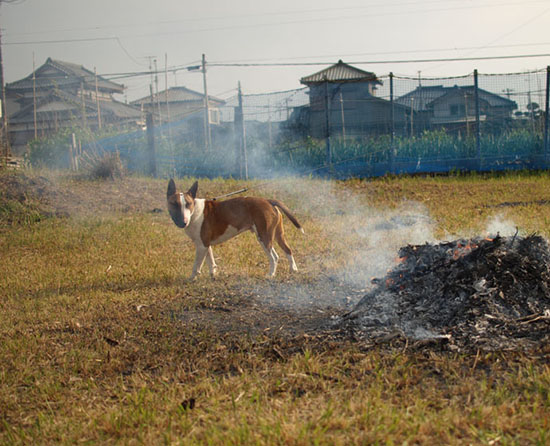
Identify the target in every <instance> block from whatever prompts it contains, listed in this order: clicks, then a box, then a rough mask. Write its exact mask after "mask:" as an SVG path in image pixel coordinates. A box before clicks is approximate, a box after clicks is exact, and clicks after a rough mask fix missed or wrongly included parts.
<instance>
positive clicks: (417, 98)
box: [395, 85, 517, 111]
mask: <svg viewBox="0 0 550 446" xmlns="http://www.w3.org/2000/svg"><path fill="white" fill-rule="evenodd" d="M458 94H462V95H465V94H466V95H472V96H473V94H474V86H473V85H468V86H464V87H458V86H456V85H455V86H454V87H443V86H442V85H436V86H431V87H417V88H416V89H415V90H413V91H410V92H409V93H407V94H405V95H403V96H401V97H399V98H397V99H396V100H395V102H396V103H397V104H401V105H404V106H406V107H413V109H414V110H415V111H424V110H427V109H428V108H429V107H431V106H432V105H433V104H434V103H435V102H437V101H438V100H443V98H444V97H450V96H451V95H458ZM478 94H479V99H480V101H484V102H486V103H487V104H489V106H491V107H511V108H513V109H515V108H516V107H517V104H516V103H515V102H514V101H512V100H510V99H508V98H505V97H503V96H499V95H497V94H494V93H491V92H490V91H486V90H483V89H481V88H479V89H478Z"/></svg>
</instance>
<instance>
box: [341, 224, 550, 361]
mask: <svg viewBox="0 0 550 446" xmlns="http://www.w3.org/2000/svg"><path fill="white" fill-rule="evenodd" d="M397 262H398V263H397V265H396V267H395V268H394V269H393V270H391V271H390V272H389V273H388V274H387V276H386V277H385V278H383V279H378V280H375V281H374V283H375V284H376V286H375V287H374V289H372V290H371V291H370V292H369V293H368V294H366V295H365V296H364V297H363V298H362V299H361V301H360V302H359V303H358V304H357V306H356V307H355V308H354V309H353V311H351V312H350V313H348V314H347V315H345V316H344V317H343V318H341V320H340V321H338V324H339V326H340V328H342V329H343V330H345V331H346V332H348V333H352V334H353V335H354V336H355V337H360V338H362V339H365V340H367V341H371V342H376V340H377V339H378V340H381V339H389V338H392V337H395V336H400V337H404V338H406V339H407V340H415V341H419V340H423V341H429V342H432V341H437V342H441V344H445V345H447V346H448V347H449V348H452V349H456V350H469V349H485V350H507V349H530V348H534V347H536V346H540V345H542V344H545V343H548V342H549V341H550V290H549V288H550V266H549V265H550V264H549V262H550V250H549V247H548V243H547V242H546V240H545V239H543V238H542V237H540V236H538V235H531V236H527V237H519V236H517V235H516V236H513V237H500V236H498V235H497V236H496V237H495V238H485V239H484V238H476V239H471V240H457V241H453V242H445V243H440V244H425V245H415V246H413V245H409V246H406V247H403V248H401V250H400V251H399V258H398V261H397Z"/></svg>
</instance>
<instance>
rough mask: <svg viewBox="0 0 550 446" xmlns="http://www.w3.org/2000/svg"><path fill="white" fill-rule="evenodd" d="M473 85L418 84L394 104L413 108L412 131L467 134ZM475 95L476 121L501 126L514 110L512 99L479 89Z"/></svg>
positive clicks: (472, 107) (472, 119) (472, 115)
mask: <svg viewBox="0 0 550 446" xmlns="http://www.w3.org/2000/svg"><path fill="white" fill-rule="evenodd" d="M474 88H475V87H474V86H473V85H468V86H463V87H459V86H457V85H455V86H453V87H444V86H442V85H436V86H418V87H417V88H416V89H415V90H413V91H411V92H409V93H407V94H405V95H403V96H401V97H399V98H398V99H396V103H398V104H400V105H402V106H404V107H408V108H409V109H411V110H413V116H412V119H413V122H412V123H410V127H411V128H412V129H413V130H412V131H413V133H418V132H420V131H423V130H428V129H437V128H445V129H446V130H448V131H451V132H464V133H468V132H469V131H470V127H471V126H472V125H473V124H474V123H475V120H476V104H475V90H474ZM478 96H479V120H480V122H485V123H487V124H491V125H494V126H502V125H504V124H506V121H507V120H510V119H512V113H513V111H514V110H515V109H517V104H516V103H515V102H514V101H512V100H510V99H508V98H505V97H502V96H499V95H497V94H494V93H491V92H489V91H486V90H483V89H481V88H478ZM410 118H411V116H410V113H409V120H410ZM409 122H410V121H409ZM472 129H473V127H472Z"/></svg>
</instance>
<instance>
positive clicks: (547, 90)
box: [544, 65, 550, 167]
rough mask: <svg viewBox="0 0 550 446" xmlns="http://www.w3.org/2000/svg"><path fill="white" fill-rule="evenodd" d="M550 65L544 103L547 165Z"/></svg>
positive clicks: (546, 156) (545, 160)
mask: <svg viewBox="0 0 550 446" xmlns="http://www.w3.org/2000/svg"><path fill="white" fill-rule="evenodd" d="M549 111H550V65H549V66H547V67H546V98H545V103H544V164H545V167H546V166H547V164H548V161H549V158H550V156H549V155H550V154H549V153H548V151H549V147H548V146H549V145H550V141H548V125H549V123H550V116H549Z"/></svg>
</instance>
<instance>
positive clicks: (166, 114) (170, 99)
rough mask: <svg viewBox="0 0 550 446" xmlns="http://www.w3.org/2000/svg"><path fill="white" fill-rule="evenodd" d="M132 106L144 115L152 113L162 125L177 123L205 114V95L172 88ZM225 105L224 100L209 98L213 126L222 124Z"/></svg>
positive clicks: (138, 100) (136, 101)
mask: <svg viewBox="0 0 550 446" xmlns="http://www.w3.org/2000/svg"><path fill="white" fill-rule="evenodd" d="M131 104H132V105H133V106H134V107H137V108H139V109H140V110H141V111H142V113H148V112H152V113H153V115H155V117H156V119H157V120H159V121H160V122H161V123H163V122H177V121H181V120H184V119H186V118H188V117H190V116H192V115H197V116H198V114H200V113H201V112H202V113H204V94H203V93H199V92H197V91H193V90H190V89H189V88H186V87H171V88H168V89H167V90H163V91H160V92H159V93H158V94H153V95H152V96H151V95H149V96H145V97H143V98H140V99H136V100H135V101H132V102H131ZM224 104H225V102H224V101H223V100H221V99H217V98H215V97H213V96H210V95H209V96H208V110H209V113H210V123H211V124H216V125H217V124H219V123H220V107H221V106H222V105H224Z"/></svg>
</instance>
